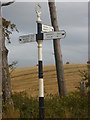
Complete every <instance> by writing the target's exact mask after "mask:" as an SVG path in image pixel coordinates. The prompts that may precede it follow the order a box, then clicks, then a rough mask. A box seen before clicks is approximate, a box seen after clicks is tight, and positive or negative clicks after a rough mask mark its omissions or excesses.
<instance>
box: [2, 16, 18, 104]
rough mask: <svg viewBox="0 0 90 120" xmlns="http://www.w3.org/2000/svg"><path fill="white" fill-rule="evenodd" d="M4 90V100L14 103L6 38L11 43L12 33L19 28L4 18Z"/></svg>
mask: <svg viewBox="0 0 90 120" xmlns="http://www.w3.org/2000/svg"><path fill="white" fill-rule="evenodd" d="M2 26H3V28H2V33H3V34H2V92H3V100H4V102H6V101H7V102H8V103H9V104H10V105H13V101H12V92H11V84H10V76H9V68H8V50H7V48H6V46H5V40H6V39H7V40H8V42H9V43H11V41H10V35H11V34H12V32H13V31H14V30H16V31H17V32H18V30H17V28H16V25H15V24H13V23H11V21H8V20H6V19H5V18H2Z"/></svg>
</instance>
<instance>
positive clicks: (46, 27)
mask: <svg viewBox="0 0 90 120" xmlns="http://www.w3.org/2000/svg"><path fill="white" fill-rule="evenodd" d="M50 31H54V28H53V27H52V26H48V25H44V24H42V32H50Z"/></svg>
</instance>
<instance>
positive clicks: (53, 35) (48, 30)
mask: <svg viewBox="0 0 90 120" xmlns="http://www.w3.org/2000/svg"><path fill="white" fill-rule="evenodd" d="M37 7H39V8H40V10H38V9H37ZM35 10H36V13H37V21H36V22H37V34H29V35H23V36H20V37H19V42H20V43H28V42H35V41H36V42H37V44H38V75H39V118H40V120H43V119H44V84H43V61H42V42H43V40H52V39H54V40H55V39H57V38H65V36H66V32H65V31H64V30H60V31H57V32H56V31H54V29H53V27H52V26H47V25H44V24H42V23H41V19H40V15H41V7H40V5H38V6H36V9H35Z"/></svg>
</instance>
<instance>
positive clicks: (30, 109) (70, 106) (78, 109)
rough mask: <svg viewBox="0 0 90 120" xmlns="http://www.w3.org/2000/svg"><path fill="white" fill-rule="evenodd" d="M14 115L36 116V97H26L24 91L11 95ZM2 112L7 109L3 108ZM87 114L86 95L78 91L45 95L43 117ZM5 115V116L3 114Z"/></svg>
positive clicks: (67, 116)
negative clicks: (62, 95) (63, 95)
mask: <svg viewBox="0 0 90 120" xmlns="http://www.w3.org/2000/svg"><path fill="white" fill-rule="evenodd" d="M13 101H14V106H15V111H14V112H13V113H14V115H15V117H16V115H17V117H20V118H38V117H39V115H38V113H39V105H38V103H39V102H38V98H37V97H35V98H32V97H31V98H28V96H27V95H26V93H25V92H22V93H15V94H14V95H13ZM5 107H6V106H5V105H3V113H8V116H9V112H6V111H7V110H9V109H5ZM87 115H88V97H87V96H81V95H80V93H79V92H74V93H70V94H69V95H68V96H67V97H62V98H59V96H57V95H52V94H50V95H47V96H46V97H45V118H86V117H87ZM4 117H5V116H4Z"/></svg>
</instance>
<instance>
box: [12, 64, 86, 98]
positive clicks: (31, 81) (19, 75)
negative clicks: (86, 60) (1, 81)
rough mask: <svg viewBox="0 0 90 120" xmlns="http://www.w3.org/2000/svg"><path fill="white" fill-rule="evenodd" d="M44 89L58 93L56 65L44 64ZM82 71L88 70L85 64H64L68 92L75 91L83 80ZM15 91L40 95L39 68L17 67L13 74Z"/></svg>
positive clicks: (49, 92)
mask: <svg viewBox="0 0 90 120" xmlns="http://www.w3.org/2000/svg"><path fill="white" fill-rule="evenodd" d="M43 70H44V91H45V95H47V94H58V85H57V76H56V71H55V66H54V65H50V66H44V68H43ZM79 70H80V71H83V70H87V65H85V64H68V65H64V75H65V80H66V88H67V92H71V91H75V90H76V89H77V88H75V87H78V86H79V82H80V80H81V75H80V72H79ZM11 85H12V91H13V92H21V91H25V92H26V93H27V94H28V96H29V97H30V96H32V97H34V96H38V68H37V67H27V68H17V69H15V70H14V71H13V73H12V74H11Z"/></svg>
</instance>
